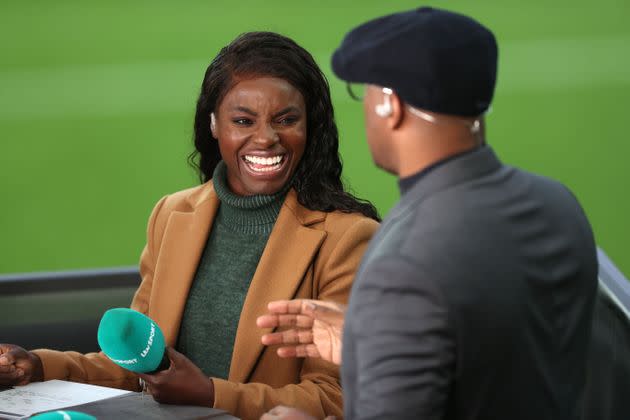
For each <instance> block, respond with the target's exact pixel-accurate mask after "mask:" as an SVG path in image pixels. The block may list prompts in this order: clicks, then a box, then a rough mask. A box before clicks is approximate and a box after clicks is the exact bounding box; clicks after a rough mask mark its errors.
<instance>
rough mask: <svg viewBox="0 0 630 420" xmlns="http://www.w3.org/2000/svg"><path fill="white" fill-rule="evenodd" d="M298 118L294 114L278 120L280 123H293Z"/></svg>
mask: <svg viewBox="0 0 630 420" xmlns="http://www.w3.org/2000/svg"><path fill="white" fill-rule="evenodd" d="M298 120H299V118H298V117H296V116H293V115H291V116H287V117H284V118H282V119H281V120H280V121H278V122H279V123H280V124H281V125H293V124H295V123H296V122H297V121H298Z"/></svg>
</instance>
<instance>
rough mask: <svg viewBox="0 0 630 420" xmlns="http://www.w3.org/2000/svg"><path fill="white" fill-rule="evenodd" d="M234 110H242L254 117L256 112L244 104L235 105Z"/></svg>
mask: <svg viewBox="0 0 630 420" xmlns="http://www.w3.org/2000/svg"><path fill="white" fill-rule="evenodd" d="M234 111H240V112H244V113H246V114H249V115H252V116H254V117H257V116H258V114H257V113H256V112H254V111H252V110H251V109H249V108H247V107H245V106H236V107H234Z"/></svg>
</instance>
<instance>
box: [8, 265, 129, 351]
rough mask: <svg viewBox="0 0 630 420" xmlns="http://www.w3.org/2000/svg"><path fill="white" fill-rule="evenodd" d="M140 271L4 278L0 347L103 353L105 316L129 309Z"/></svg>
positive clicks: (79, 271) (112, 269)
mask: <svg viewBox="0 0 630 420" xmlns="http://www.w3.org/2000/svg"><path fill="white" fill-rule="evenodd" d="M139 284H140V274H139V272H138V269H137V268H136V267H121V268H110V269H99V270H77V271H66V272H50V273H27V274H9V275H1V276H0V342H3V343H11V344H17V345H20V346H22V347H24V348H26V349H35V348H52V349H57V350H75V351H79V352H82V353H87V352H91V351H99V350H100V349H99V347H98V343H97V341H96V331H97V328H98V323H99V321H100V319H101V316H102V315H103V313H104V312H105V311H106V310H107V309H109V308H114V307H128V306H129V304H130V303H131V299H132V297H133V293H134V292H135V290H136V289H137V288H138V285H139Z"/></svg>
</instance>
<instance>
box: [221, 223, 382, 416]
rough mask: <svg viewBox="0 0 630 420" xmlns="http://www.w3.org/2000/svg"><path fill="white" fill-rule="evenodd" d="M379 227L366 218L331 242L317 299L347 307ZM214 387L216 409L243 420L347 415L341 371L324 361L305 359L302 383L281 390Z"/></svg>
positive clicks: (256, 385)
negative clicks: (280, 412) (285, 412)
mask: <svg viewBox="0 0 630 420" xmlns="http://www.w3.org/2000/svg"><path fill="white" fill-rule="evenodd" d="M377 227H378V224H377V223H376V222H374V221H372V220H369V219H364V218H362V219H360V220H359V221H358V222H356V223H354V224H353V225H352V226H350V227H349V228H348V229H347V230H346V231H345V232H344V233H343V234H342V235H340V237H338V238H334V236H335V235H331V236H333V238H330V239H331V242H336V243H335V244H334V245H333V246H332V247H331V249H329V250H322V252H321V253H320V257H319V258H318V260H319V263H316V267H315V276H314V277H315V280H314V282H315V284H316V289H315V290H314V291H313V294H316V295H315V296H313V298H314V299H320V300H329V301H335V302H339V303H345V302H347V300H348V296H349V293H350V288H351V285H352V280H353V278H354V274H355V272H356V271H357V268H358V265H359V262H360V260H361V257H362V256H363V253H364V252H365V249H366V246H367V243H368V241H369V240H370V238H371V237H372V235H373V234H374V231H375V230H376V228H377ZM322 254H324V255H322ZM318 264H319V266H317V265H318ZM213 382H214V389H215V400H214V407H215V408H219V409H223V410H226V411H228V412H229V413H231V414H234V415H236V416H238V417H240V418H243V419H258V418H260V416H261V415H262V414H264V413H265V412H266V411H268V410H270V409H272V408H273V407H275V406H277V405H285V406H292V407H297V408H299V409H300V410H303V411H306V412H308V413H309V414H311V415H313V416H315V417H316V418H324V417H326V416H328V415H334V416H337V417H341V416H342V415H343V404H342V395H341V384H340V380H339V369H338V367H337V366H335V365H333V364H331V363H329V362H326V361H323V360H321V359H310V358H307V359H304V361H303V363H302V368H301V371H300V382H299V383H297V384H290V385H286V386H283V387H281V388H273V387H271V386H269V385H266V384H261V383H246V384H241V383H234V382H230V381H226V380H223V379H216V378H213Z"/></svg>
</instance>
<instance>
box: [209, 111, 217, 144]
mask: <svg viewBox="0 0 630 420" xmlns="http://www.w3.org/2000/svg"><path fill="white" fill-rule="evenodd" d="M210 131H211V132H212V137H214V138H215V139H216V138H217V134H216V131H217V118H216V117H215V116H214V112H211V113H210Z"/></svg>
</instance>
